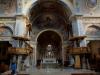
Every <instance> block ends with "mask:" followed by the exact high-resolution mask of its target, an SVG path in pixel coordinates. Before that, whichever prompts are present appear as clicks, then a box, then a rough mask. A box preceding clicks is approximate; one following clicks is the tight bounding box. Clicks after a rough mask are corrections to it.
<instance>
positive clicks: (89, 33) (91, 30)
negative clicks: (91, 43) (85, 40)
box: [86, 25, 100, 36]
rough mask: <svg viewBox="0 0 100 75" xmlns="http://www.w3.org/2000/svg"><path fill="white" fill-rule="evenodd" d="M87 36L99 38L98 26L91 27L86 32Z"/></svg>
mask: <svg viewBox="0 0 100 75" xmlns="http://www.w3.org/2000/svg"><path fill="white" fill-rule="evenodd" d="M86 35H87V36H100V26H97V25H91V26H89V27H88V28H87V30H86Z"/></svg>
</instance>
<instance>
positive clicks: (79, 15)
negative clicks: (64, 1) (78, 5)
mask: <svg viewBox="0 0 100 75" xmlns="http://www.w3.org/2000/svg"><path fill="white" fill-rule="evenodd" d="M82 18H83V15H82V14H78V15H77V14H76V15H71V16H70V18H69V20H70V21H73V20H76V19H82Z"/></svg>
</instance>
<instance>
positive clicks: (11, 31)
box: [0, 26, 13, 35]
mask: <svg viewBox="0 0 100 75" xmlns="http://www.w3.org/2000/svg"><path fill="white" fill-rule="evenodd" d="M0 28H5V29H8V30H9V31H10V33H11V34H12V35H13V30H12V29H11V28H10V27H8V26H0Z"/></svg>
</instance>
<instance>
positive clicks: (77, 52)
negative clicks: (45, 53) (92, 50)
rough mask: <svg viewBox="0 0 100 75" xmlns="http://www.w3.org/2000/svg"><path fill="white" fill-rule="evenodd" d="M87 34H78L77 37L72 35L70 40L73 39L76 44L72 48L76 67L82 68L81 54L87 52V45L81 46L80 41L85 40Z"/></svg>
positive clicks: (71, 51) (71, 52)
mask: <svg viewBox="0 0 100 75" xmlns="http://www.w3.org/2000/svg"><path fill="white" fill-rule="evenodd" d="M85 37H86V36H77V37H71V38H70V39H69V40H70V41H72V42H73V43H74V44H75V46H74V47H73V48H70V54H72V55H74V58H75V63H74V67H75V68H81V60H80V55H81V54H84V53H87V47H80V41H81V40H83V39H84V38H85Z"/></svg>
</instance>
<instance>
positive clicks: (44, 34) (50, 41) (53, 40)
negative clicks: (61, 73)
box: [35, 29, 62, 63]
mask: <svg viewBox="0 0 100 75" xmlns="http://www.w3.org/2000/svg"><path fill="white" fill-rule="evenodd" d="M36 41H37V44H36V55H35V56H36V61H38V60H41V59H45V57H46V58H48V53H47V51H48V50H47V46H48V45H51V46H52V48H53V49H52V54H53V55H51V56H52V57H51V58H53V59H55V60H56V59H57V58H58V59H59V58H60V59H62V36H61V34H60V33H59V32H57V31H55V30H52V29H46V30H43V31H41V32H40V33H38V35H37V38H36ZM49 58H50V57H49ZM36 63H37V62H36Z"/></svg>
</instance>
